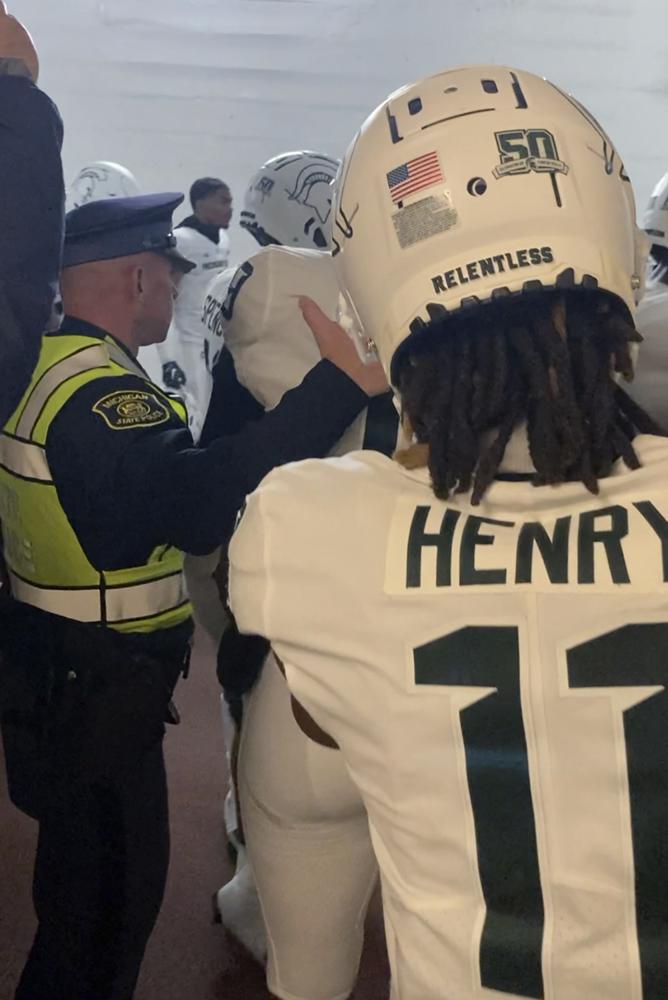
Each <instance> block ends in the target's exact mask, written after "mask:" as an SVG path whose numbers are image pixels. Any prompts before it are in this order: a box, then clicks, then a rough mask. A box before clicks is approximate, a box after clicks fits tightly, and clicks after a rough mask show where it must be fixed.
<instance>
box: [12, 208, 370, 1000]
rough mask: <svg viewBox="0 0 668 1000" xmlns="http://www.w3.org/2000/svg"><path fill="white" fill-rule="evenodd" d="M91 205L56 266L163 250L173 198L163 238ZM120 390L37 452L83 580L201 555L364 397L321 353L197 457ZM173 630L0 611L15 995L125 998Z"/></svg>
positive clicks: (159, 779) (115, 386)
mask: <svg viewBox="0 0 668 1000" xmlns="http://www.w3.org/2000/svg"><path fill="white" fill-rule="evenodd" d="M97 205H98V207H97V208H95V207H94V206H93V205H86V206H83V207H82V208H80V209H77V210H75V212H74V213H70V216H68V236H67V240H66V247H65V266H68V265H70V264H73V263H80V262H83V261H84V260H97V259H104V258H105V257H119V256H125V255H126V254H132V253H137V252H142V251H144V250H152V251H154V252H157V253H165V252H166V253H168V254H170V255H173V254H174V253H175V251H174V240H173V237H172V236H171V234H170V217H171V211H172V209H173V207H174V199H173V198H169V199H165V204H164V206H163V209H164V211H163V215H162V216H161V219H162V223H161V225H162V228H160V226H159V224H158V223H159V219H158V218H157V215H156V213H157V203H156V200H155V197H154V198H153V199H152V200H148V201H147V200H146V199H117V200H115V201H107V202H104V203H103V202H99V203H97ZM62 330H63V335H68V334H69V335H71V334H72V333H77V332H79V333H83V334H85V335H88V336H91V337H99V338H100V339H102V338H104V336H105V331H102V330H98V329H97V328H95V327H92V326H91V325H90V324H88V323H87V322H85V320H83V319H81V318H79V317H66V318H65V320H64V321H63V327H62ZM60 335H61V334H59V333H54V334H51V335H50V336H55V337H58V336H60ZM120 346H122V345H120ZM126 390H127V391H129V392H132V391H140V390H143V391H145V390H146V381H145V380H144V379H143V377H142V375H141V373H139V374H132V373H128V374H127V375H125V374H124V375H117V376H111V377H110V376H105V377H103V378H100V379H98V380H95V381H93V382H89V383H87V384H86V385H85V386H83V387H82V388H80V389H79V390H78V391H76V392H75V394H74V395H73V396H72V397H71V398H70V399H69V401H68V402H67V403H65V404H64V405H63V406H62V408H61V410H60V411H59V413H58V414H57V416H56V417H55V418H54V419H53V421H52V424H51V426H50V429H49V433H48V438H47V442H46V454H47V459H48V463H49V467H50V470H51V473H52V477H53V480H54V482H55V484H56V487H57V491H58V497H59V500H60V503H61V506H62V508H63V510H64V511H65V513H66V515H67V518H68V520H69V521H70V524H71V525H72V527H73V529H74V531H75V533H76V535H77V538H78V540H79V543H80V544H81V546H82V548H83V550H84V552H85V554H86V556H87V558H88V560H89V561H90V562H91V563H92V564H93V566H94V567H95V568H96V569H99V570H113V569H118V568H123V567H127V566H141V565H143V564H144V563H145V562H146V560H147V557H148V555H149V553H150V552H151V551H153V550H154V549H155V548H156V546H158V545H165V546H166V545H174V546H176V547H178V548H181V549H183V550H185V551H188V552H192V553H195V554H203V553H206V552H209V551H211V550H212V549H214V548H215V547H216V546H217V545H218V544H219V543H220V542H221V540H222V539H225V538H227V537H228V536H229V535H230V533H231V531H232V527H233V521H234V518H235V516H236V513H237V511H238V509H239V508H240V507H241V505H242V503H243V500H244V497H245V495H246V494H247V493H249V492H250V491H252V490H253V489H254V488H255V486H256V485H257V484H258V483H259V481H260V480H261V479H262V478H263V476H264V475H265V474H266V473H267V472H268V471H269V470H270V469H271V468H273V467H274V466H275V465H277V464H280V463H282V462H287V461H293V460H298V459H301V458H304V457H307V456H313V455H324V454H325V453H326V452H327V451H328V450H329V449H330V448H331V447H332V445H333V444H334V442H335V441H336V440H337V439H338V437H339V436H340V435H341V433H342V432H343V430H344V428H345V427H346V426H348V424H349V423H350V422H351V420H353V419H354V417H355V416H356V415H357V414H358V413H359V412H360V411H361V410H362V409H363V407H364V406H365V405H366V404H367V402H368V399H367V396H366V394H365V393H363V392H362V391H361V390H360V389H359V388H358V387H357V385H355V384H354V383H353V382H352V381H351V380H350V379H349V378H348V377H347V376H346V375H345V374H343V373H342V372H341V371H339V370H338V369H337V368H336V367H335V366H333V365H332V364H330V363H329V362H327V361H323V362H321V364H319V365H318V366H316V368H315V369H314V370H313V371H312V372H311V373H310V374H309V375H308V376H307V378H306V379H305V380H304V382H303V383H302V385H301V386H300V387H298V388H297V389H295V390H293V391H292V392H290V393H288V394H287V395H286V397H285V398H284V400H283V401H282V403H281V404H280V406H278V407H277V408H276V409H275V410H273V411H272V412H271V413H269V414H267V415H266V416H264V417H263V418H262V419H261V420H259V421H257V422H255V423H252V424H250V425H248V426H247V427H246V428H245V429H244V430H243V432H242V433H240V434H238V435H236V436H234V437H228V438H222V439H219V440H215V441H213V442H212V443H211V444H210V445H209V447H208V448H206V449H197V448H195V447H194V445H193V441H192V438H191V435H190V432H189V430H188V429H187V427H186V426H185V425H184V424H183V423H181V422H180V421H179V419H178V417H177V416H176V415H175V414H174V416H171V415H170V417H169V419H168V420H164V421H163V422H161V423H160V424H157V425H151V426H125V427H124V428H123V429H122V430H120V429H118V428H113V429H112V428H111V427H110V426H109V423H108V422H107V420H105V419H103V418H102V417H101V416H100V414H99V413H98V411H97V410H96V409H95V405H96V403H98V402H99V401H100V400H101V399H103V398H104V397H107V396H108V395H109V393H111V392H118V391H126ZM157 391H158V390H156V392H157ZM316 412H317V413H318V414H319V418H318V420H313V414H314V413H316ZM190 632H191V627H190V624H189V623H186V624H185V625H180V626H178V627H176V628H173V629H167V630H162V631H156V632H152V633H149V634H147V635H139V634H134V633H123V634H120V633H118V632H114V631H112V630H111V629H108V628H104V627H96V626H91V625H89V624H83V623H80V622H76V621H72V620H69V619H64V618H59V617H55V616H53V615H50V614H46V613H45V612H43V611H39V610H37V609H36V608H34V607H30V606H28V605H26V604H22V603H18V602H15V601H14V602H12V604H11V607H10V608H9V612H8V613H7V615H6V619H5V626H4V630H3V637H4V641H3V647H4V648H3V653H4V659H5V661H6V662H5V670H4V672H3V681H2V685H0V688H1V690H0V698H1V701H0V704H1V705H2V729H3V738H4V742H5V748H6V757H7V767H8V777H9V783H10V789H11V794H12V797H13V799H14V801H15V802H16V803H17V804H18V805H19V806H20V807H21V808H23V809H24V810H25V811H27V812H29V813H30V814H31V815H33V816H36V817H37V819H38V820H39V822H40V836H39V846H38V852H37V861H36V869H35V884H34V899H35V906H36V909H37V913H38V917H39V928H38V932H37V936H36V938H35V942H34V945H33V949H32V952H31V955H30V957H29V960H28V963H27V965H26V968H25V970H24V974H23V977H22V980H21V984H20V986H19V989H18V992H17V994H16V996H17V998H18V1000H47V998H48V1000H93V998H94V1000H129V998H130V997H131V996H132V994H133V990H134V987H135V982H136V978H137V975H138V971H139V967H140V963H141V960H142V956H143V953H144V949H145V946H146V942H147V940H148V937H149V935H150V933H151V930H152V928H153V925H154V922H155V919H156V917H157V914H158V911H159V908H160V904H161V900H162V894H163V890H164V882H165V874H166V869H167V859H168V851H169V838H168V816H167V797H166V786H165V773H164V762H163V754H162V736H163V734H164V720H165V719H166V718H167V717H168V712H169V704H170V699H171V695H172V691H173V688H174V685H175V683H176V681H177V678H178V676H179V674H180V672H181V670H182V668H183V665H184V662H185V659H186V655H187V650H188V643H189V638H190Z"/></svg>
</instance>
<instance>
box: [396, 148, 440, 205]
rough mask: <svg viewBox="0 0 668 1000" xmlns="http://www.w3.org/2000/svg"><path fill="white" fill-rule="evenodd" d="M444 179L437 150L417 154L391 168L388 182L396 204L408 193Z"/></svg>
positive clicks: (413, 192)
mask: <svg viewBox="0 0 668 1000" xmlns="http://www.w3.org/2000/svg"><path fill="white" fill-rule="evenodd" d="M443 180H444V177H443V171H442V170H441V165H440V163H439V162H438V154H437V153H436V150H433V151H432V152H431V153H424V154H423V155H422V156H417V157H416V158H415V159H414V160H409V161H408V163H402V164H401V166H399V167H395V168H394V170H390V172H389V174H388V175H387V184H388V187H389V189H390V194H391V195H392V201H393V202H394V204H395V205H396V204H397V203H398V202H400V201H403V199H404V198H407V197H408V195H410V194H415V192H416V191H422V189H423V188H428V187H431V186H432V185H434V184H440V183H441V182H442V181H443Z"/></svg>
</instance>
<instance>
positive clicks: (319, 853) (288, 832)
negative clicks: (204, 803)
mask: <svg viewBox="0 0 668 1000" xmlns="http://www.w3.org/2000/svg"><path fill="white" fill-rule="evenodd" d="M238 781H239V793H240V799H241V812H242V820H243V828H244V834H245V838H246V845H247V849H248V858H249V863H250V865H251V868H252V871H253V874H254V876H255V881H256V883H257V889H258V894H259V898H260V905H261V908H262V914H263V917H264V921H265V924H266V927H267V937H268V961H267V985H268V987H269V990H270V991H271V992H272V993H273V994H274V995H275V996H277V997H281V998H282V1000H346V998H347V997H348V996H349V995H350V993H351V992H352V990H353V987H354V985H355V980H356V978H357V972H358V968H359V962H360V956H361V952H362V944H363V940H364V920H365V917H366V912H367V908H368V905H369V900H370V898H371V895H372V893H373V890H374V887H375V884H376V880H377V867H376V861H375V858H374V854H373V850H372V848H371V840H370V837H369V830H368V824H367V817H366V812H365V810H364V806H363V804H362V800H361V798H360V795H359V792H358V791H357V789H356V787H355V785H354V784H353V782H352V780H351V778H350V776H349V774H348V771H347V769H346V767H345V765H344V762H343V756H342V754H341V753H340V752H339V751H338V750H333V749H329V748H327V747H323V746H320V745H319V744H317V743H315V742H314V741H313V740H311V739H309V738H308V737H307V736H305V735H304V733H303V732H302V730H301V729H300V728H299V726H298V725H297V723H296V721H295V719H294V716H293V714H292V706H291V701H290V695H289V693H288V688H287V685H286V683H285V679H284V678H283V676H282V674H281V673H280V671H279V669H278V667H277V665H276V661H275V660H274V658H273V656H272V655H271V654H270V655H269V657H268V658H267V662H266V663H265V665H264V669H263V671H262V675H261V677H260V679H259V680H258V682H257V684H256V685H255V687H254V688H253V690H252V692H251V693H250V694H249V696H248V697H247V699H246V700H245V707H244V717H243V724H242V732H241V747H240V754H239V774H238Z"/></svg>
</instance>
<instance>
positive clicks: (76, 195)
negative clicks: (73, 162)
mask: <svg viewBox="0 0 668 1000" xmlns="http://www.w3.org/2000/svg"><path fill="white" fill-rule="evenodd" d="M140 193H141V192H140V189H139V184H138V182H137V179H136V177H135V176H134V174H132V173H131V172H130V171H129V170H128V169H127V168H126V167H122V166H121V164H120V163H111V162H109V161H107V160H99V161H97V162H96V163H90V164H89V165H88V166H86V167H83V168H82V169H81V170H80V171H79V173H78V174H77V176H76V177H75V178H74V180H73V181H72V184H71V186H70V189H69V191H68V198H67V201H68V209H69V210H71V209H73V208H80V207H81V206H82V205H86V204H87V203H88V202H89V201H100V200H101V199H102V198H130V197H134V196H135V195H138V194H140Z"/></svg>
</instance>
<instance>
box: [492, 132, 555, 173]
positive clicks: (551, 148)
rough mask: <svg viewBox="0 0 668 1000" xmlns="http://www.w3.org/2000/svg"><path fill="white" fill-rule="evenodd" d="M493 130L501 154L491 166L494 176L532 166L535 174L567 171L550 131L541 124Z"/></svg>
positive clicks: (522, 171)
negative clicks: (538, 125) (528, 127)
mask: <svg viewBox="0 0 668 1000" xmlns="http://www.w3.org/2000/svg"><path fill="white" fill-rule="evenodd" d="M494 134H495V136H496V144H497V146H498V147H499V153H500V154H501V164H500V166H498V167H495V168H494V176H495V177H496V178H497V180H498V179H499V178H500V177H512V176H514V175H515V174H528V173H530V172H531V171H532V170H533V171H534V173H537V174H555V173H559V174H567V173H568V167H567V165H566V164H565V163H564V161H563V160H560V159H559V153H558V152H557V144H556V142H555V141H554V136H553V135H552V133H551V132H548V131H546V130H545V129H543V128H530V129H522V128H516V129H511V130H509V131H507V132H495V133H494Z"/></svg>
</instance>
